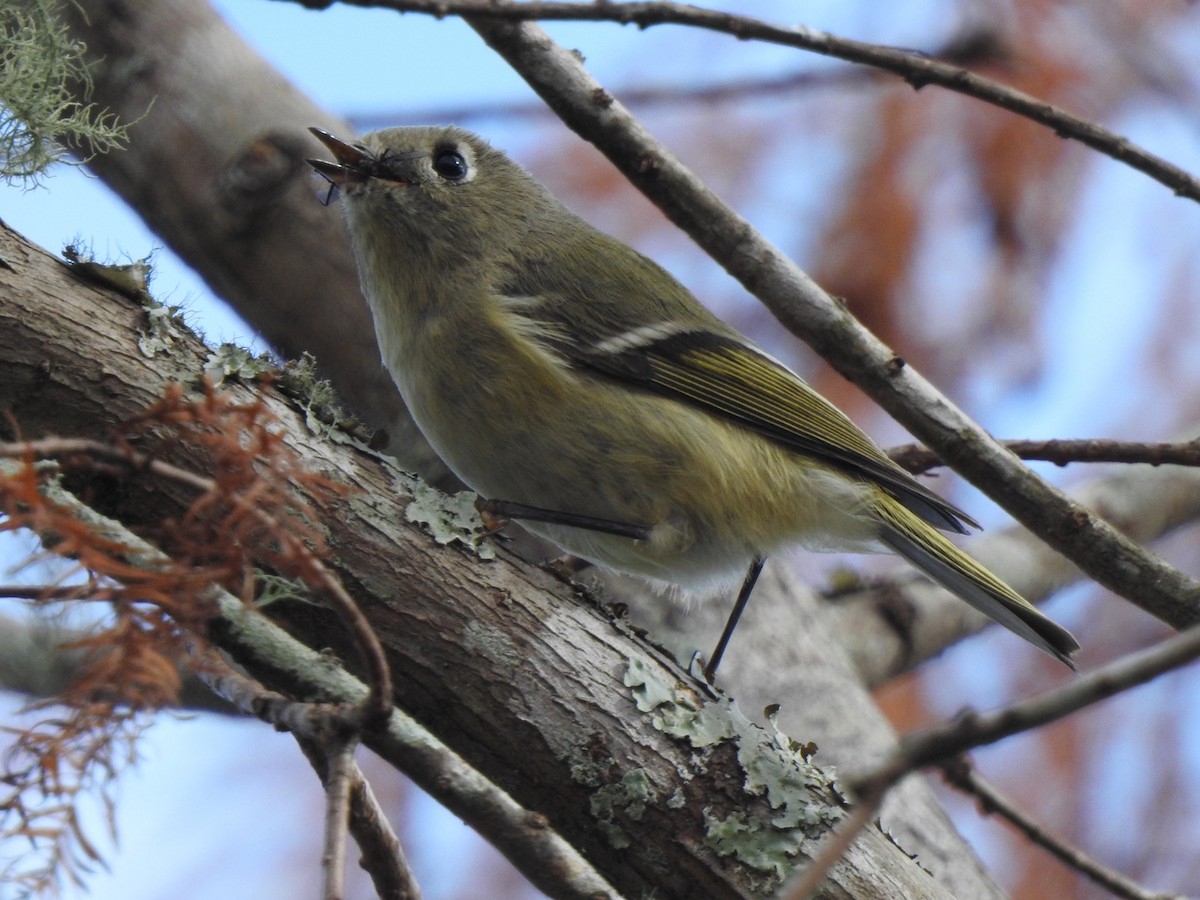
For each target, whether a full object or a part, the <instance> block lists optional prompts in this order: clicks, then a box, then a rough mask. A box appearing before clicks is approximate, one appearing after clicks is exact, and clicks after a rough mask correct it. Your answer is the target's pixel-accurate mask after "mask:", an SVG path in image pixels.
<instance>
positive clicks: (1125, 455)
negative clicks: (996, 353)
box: [888, 438, 1200, 474]
mask: <svg viewBox="0 0 1200 900" xmlns="http://www.w3.org/2000/svg"><path fill="white" fill-rule="evenodd" d="M1000 443H1002V444H1003V445H1004V446H1005V447H1007V448H1008V449H1009V450H1011V451H1012V452H1013V453H1015V454H1017V456H1019V457H1021V459H1037V460H1042V461H1044V462H1052V463H1054V464H1055V465H1058V466H1065V465H1067V464H1069V463H1073V462H1087V463H1145V464H1146V465H1151V466H1162V465H1175V466H1200V438H1193V439H1192V440H1189V441H1174V442H1171V441H1164V442H1161V443H1151V442H1145V441H1109V440H1101V439H1088V440H1050V441H1001V442H1000ZM888 456H890V457H891V458H892V459H894V460H895V461H896V462H897V463H899V464H900V465H902V466H903V467H904V468H906V469H908V471H910V472H912V473H914V474H919V473H921V472H928V471H929V470H930V469H934V468H937V467H938V466H940V465H942V461H941V459H939V458H938V456H937V454H936V453H934V452H933V451H932V450H929V449H928V448H926V447H922V446H921V445H919V444H903V445H901V446H899V447H893V448H891V449H890V450H888Z"/></svg>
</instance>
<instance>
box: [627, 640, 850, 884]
mask: <svg viewBox="0 0 1200 900" xmlns="http://www.w3.org/2000/svg"><path fill="white" fill-rule="evenodd" d="M624 681H625V685H626V686H627V687H629V688H631V690H632V693H633V699H634V702H635V703H636V704H637V708H638V709H639V710H641V711H642V712H645V713H651V720H650V721H651V724H652V726H653V727H654V728H656V729H657V730H659V731H661V732H663V733H664V734H668V735H671V736H672V737H675V738H679V739H682V740H687V741H688V743H689V745H690V746H691V747H692V748H693V749H695V750H698V751H706V750H709V749H710V748H713V747H715V746H716V745H718V744H722V743H725V742H732V743H733V745H734V747H735V749H736V752H737V760H738V763H739V765H740V766H741V767H742V771H743V772H744V773H745V781H744V783H743V787H744V789H745V791H746V793H747V794H749V795H751V796H758V797H764V798H765V799H766V801H767V803H768V805H769V806H770V807H771V809H772V810H774V811H775V815H774V816H772V817H771V818H769V819H761V818H754V819H751V818H750V817H748V816H747V815H746V813H744V812H742V811H740V810H739V811H736V812H734V813H733V814H732V815H728V816H724V817H722V816H720V815H718V814H717V813H716V812H715V811H714V809H713V808H712V807H707V808H706V809H705V811H704V823H705V829H706V842H707V843H708V845H709V846H710V847H712V848H713V849H714V850H715V851H716V852H717V853H719V854H721V855H732V856H735V857H736V858H737V859H738V860H739V861H740V862H742V863H744V864H745V865H747V866H750V867H752V868H754V869H757V870H759V871H762V872H767V873H770V874H772V875H774V876H775V877H777V878H783V877H784V876H785V875H786V874H787V873H788V872H789V871H790V870H791V869H792V868H793V867H794V865H795V859H794V858H795V855H796V854H797V852H798V851H799V850H800V848H801V847H802V846H803V844H804V843H805V841H807V840H809V839H810V838H812V837H816V836H818V835H819V834H820V833H821V832H823V831H825V830H827V829H828V828H829V827H831V826H832V825H833V824H834V823H835V822H836V821H837V820H838V819H839V818H841V815H842V811H841V809H840V808H839V806H837V805H836V804H837V803H839V802H840V794H839V793H838V791H837V787H836V785H835V782H834V774H833V771H832V769H822V768H820V767H818V766H816V765H814V764H813V763H811V762H810V761H809V759H808V756H810V755H811V754H810V753H809V752H808V749H807V748H806V747H803V746H801V745H800V744H798V743H796V742H795V741H793V740H791V739H790V738H789V737H788V736H787V735H785V734H783V732H781V731H780V730H779V729H778V728H777V727H776V725H775V721H774V717H773V716H772V717H770V718H769V723H770V726H771V732H768V731H766V730H764V729H763V728H761V727H760V726H758V725H755V724H754V723H753V722H751V721H750V720H749V719H747V718H746V717H745V716H744V715H743V714H742V712H741V711H740V710H739V709H738V708H737V706H736V705H735V704H734V703H733V701H732V700H730V699H729V698H728V697H721V698H719V699H716V700H706V699H704V698H703V697H702V696H701V695H700V694H699V693H698V692H697V691H696V690H694V689H692V688H689V687H687V686H685V685H683V684H682V683H680V682H678V681H677V680H674V679H672V678H670V677H669V676H667V675H666V673H665V672H664V671H663V670H662V669H658V668H651V667H650V666H647V665H646V664H645V663H643V662H641V661H640V660H636V659H630V661H629V667H628V669H627V670H626V673H625V677H624ZM772 732H773V733H772Z"/></svg>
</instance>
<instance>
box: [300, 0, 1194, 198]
mask: <svg viewBox="0 0 1200 900" xmlns="http://www.w3.org/2000/svg"><path fill="white" fill-rule="evenodd" d="M289 2H294V3H298V4H299V5H300V6H307V7H309V8H312V9H325V8H326V7H328V6H331V5H332V3H331V2H329V0H289ZM340 2H341V4H342V5H343V6H363V7H372V8H383V9H394V10H396V11H397V12H402V13H404V12H415V13H425V14H428V15H432V16H435V17H437V18H439V19H441V18H444V17H446V16H448V15H457V16H462V17H463V18H465V19H468V20H473V21H474V22H477V23H479V24H480V25H481V26H483V27H484V30H489V31H490V30H491V26H490V25H484V23H488V22H491V23H496V22H503V23H511V22H530V21H559V22H563V21H587V22H603V21H607V22H619V23H621V24H631V25H637V26H638V27H639V28H649V27H650V26H652V25H664V24H673V25H686V26H689V27H692V28H702V29H705V30H708V31H716V32H721V33H723V34H728V35H730V36H732V37H735V38H737V39H738V40H742V41H748V40H757V41H763V42H765V43H770V44H781V45H783V46H787V47H796V48H797V49H801V50H808V51H811V52H813V53H820V54H821V55H823V56H832V57H835V58H837V59H844V60H846V61H847V62H852V63H858V64H859V65H864V66H871V67H873V68H876V69H880V70H882V71H885V72H891V73H893V74H895V75H899V76H900V77H901V78H903V79H904V80H905V81H907V82H908V83H909V84H911V85H912V86H913V87H914V88H915V89H917V90H920V89H921V88H923V87H926V86H927V85H931V84H932V85H936V86H938V87H941V88H945V89H946V90H949V91H953V92H955V93H958V94H965V95H966V96H968V97H974V98H975V99H977V100H982V101H983V102H985V103H988V104H990V105H992V106H997V107H999V108H1001V109H1006V110H1008V111H1010V112H1013V113H1016V114H1017V115H1019V116H1022V117H1024V118H1026V119H1029V120H1030V121H1033V122H1037V123H1038V124H1040V125H1044V126H1046V127H1047V128H1050V129H1052V130H1053V131H1054V133H1055V134H1057V135H1058V136H1059V137H1063V138H1069V139H1072V140H1076V141H1079V142H1080V143H1081V144H1084V145H1085V146H1088V147H1091V148H1092V149H1093V150H1096V151H1098V152H1100V153H1103V154H1104V155H1105V156H1110V157H1112V158H1113V159H1115V160H1117V161H1118V162H1122V163H1124V164H1125V165H1127V166H1130V167H1131V168H1134V169H1136V170H1138V171H1139V172H1142V173H1143V174H1145V175H1148V176H1149V177H1151V178H1153V179H1154V180H1155V181H1157V182H1159V183H1160V184H1162V185H1164V186H1165V187H1168V188H1170V189H1171V191H1172V193H1174V194H1176V195H1177V196H1180V197H1187V198H1188V199H1190V200H1196V201H1200V179H1197V178H1196V177H1195V176H1193V175H1191V174H1190V173H1189V172H1187V171H1185V170H1184V169H1181V168H1179V167H1178V166H1175V165H1173V164H1171V163H1169V162H1167V161H1166V160H1164V159H1161V158H1160V157H1158V156H1155V155H1154V154H1152V153H1150V152H1148V151H1147V150H1145V149H1143V148H1141V147H1139V146H1138V145H1137V144H1134V143H1133V142H1131V141H1129V140H1127V139H1126V138H1123V137H1120V136H1119V135H1116V134H1114V133H1112V132H1111V131H1108V130H1107V129H1105V128H1102V127H1101V126H1099V125H1097V124H1095V123H1094V122H1089V121H1088V120H1087V119H1084V118H1081V117H1079V116H1076V115H1073V114H1072V113H1069V112H1067V111H1066V110H1064V109H1060V108H1059V107H1057V106H1054V105H1053V104H1050V103H1047V102H1045V101H1044V100H1040V99H1038V98H1037V97H1033V96H1031V95H1029V94H1026V93H1024V92H1023V91H1019V90H1017V89H1015V88H1011V87H1008V86H1006V85H1003V84H1000V83H999V82H997V81H993V80H992V79H990V78H985V77H983V76H982V75H976V74H975V73H973V72H969V71H967V70H966V69H963V68H961V67H959V66H955V65H951V64H950V63H947V62H942V61H940V60H938V59H935V58H933V57H931V56H929V55H927V54H924V53H919V52H916V51H913V50H905V49H901V48H899V47H885V46H881V45H879V44H869V43H865V42H863V41H854V40H850V39H849V38H842V37H837V36H836V35H832V34H829V33H828V32H824V31H820V30H818V29H816V28H809V27H808V26H797V27H795V28H788V27H784V26H779V25H772V24H770V23H769V22H765V21H763V20H761V19H755V18H752V17H750V16H742V15H736V14H734V13H727V12H721V11H719V10H712V9H703V8H701V7H698V6H688V5H686V4H682V3H670V2H665V0H655V2H635V3H619V2H609V0H604V2H596V3H556V2H550V0H545V2H540V0H521V2H511V0H340ZM477 30H479V29H477ZM492 33H495V32H492ZM510 62H511V60H510ZM551 105H553V104H551ZM601 149H603V148H601Z"/></svg>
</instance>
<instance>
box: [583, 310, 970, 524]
mask: <svg viewBox="0 0 1200 900" xmlns="http://www.w3.org/2000/svg"><path fill="white" fill-rule="evenodd" d="M579 359H580V361H582V362H584V363H585V364H586V365H588V366H589V367H591V368H595V369H598V370H600V371H602V372H604V373H606V374H608V375H610V376H615V377H618V378H621V379H623V380H625V381H630V382H634V383H636V384H639V385H641V386H643V387H645V388H647V389H648V390H652V391H654V392H656V393H659V394H664V395H667V396H671V397H675V398H677V399H680V400H683V401H685V402H688V403H691V404H693V405H695V406H698V407H700V408H702V409H706V410H708V411H710V412H712V413H713V414H714V415H718V416H721V417H722V418H725V419H728V420H730V421H733V422H736V423H738V424H739V425H742V426H743V427H745V428H749V429H750V430H752V431H755V432H758V433H759V434H762V435H763V436H765V437H768V438H770V439H772V440H775V441H778V442H779V443H780V444H783V445H784V446H786V447H789V448H791V449H793V450H795V451H797V452H798V453H805V454H808V455H809V456H812V457H814V458H816V459H819V460H821V461H822V462H825V463H827V464H829V465H832V466H835V467H837V468H840V469H843V470H845V471H847V472H849V473H851V474H853V475H857V476H859V477H861V478H864V479H866V480H869V481H873V482H875V483H876V484H878V485H879V486H880V487H882V488H883V489H884V490H885V491H887V492H888V493H889V494H891V495H892V496H894V497H895V498H896V499H897V500H898V501H900V502H901V503H902V504H903V505H904V506H905V507H907V508H908V509H910V510H911V511H912V512H914V513H915V514H916V515H918V516H919V517H920V518H922V519H924V520H925V521H927V522H929V523H930V524H932V525H935V526H937V527H938V528H943V529H947V530H951V531H957V532H960V533H964V534H965V533H966V532H967V528H966V527H965V526H966V525H972V526H975V527H978V526H977V525H976V523H975V522H974V520H972V519H971V518H970V516H968V515H967V514H966V513H964V512H962V511H961V510H959V509H958V508H956V507H955V506H953V505H952V504H950V503H948V502H946V501H945V500H943V499H942V498H941V497H939V496H937V495H936V494H934V493H933V492H932V491H930V490H929V489H927V488H926V487H925V486H924V485H922V484H921V483H920V482H918V481H917V480H916V479H914V478H913V477H912V476H911V475H909V474H908V473H907V472H905V471H904V470H903V469H902V468H900V467H899V466H898V465H896V464H895V463H894V462H892V461H891V460H890V459H889V458H888V457H887V456H886V455H885V454H884V453H883V451H882V450H880V449H879V448H878V447H877V446H876V445H875V443H874V442H873V441H872V440H871V439H870V438H869V437H867V435H866V434H865V433H864V432H863V431H862V430H861V429H859V428H858V426H856V425H855V424H854V423H853V422H851V421H850V420H849V419H848V418H846V416H845V415H844V414H843V413H842V412H841V411H840V410H839V409H838V408H837V407H835V406H834V405H833V404H832V403H830V402H829V401H828V400H826V399H825V398H824V397H822V396H821V395H820V394H818V393H817V392H816V391H814V390H813V389H812V388H810V387H809V386H808V385H807V384H805V383H804V381H803V380H801V379H800V377H799V376H797V375H796V374H795V373H793V372H791V371H790V370H789V369H787V368H786V367H784V366H783V365H781V364H780V363H778V362H776V361H775V360H773V359H771V357H769V356H767V355H766V354H765V353H762V352H761V351H759V350H757V349H756V348H754V347H752V346H750V345H748V344H746V343H743V342H742V341H740V340H738V338H736V337H735V336H732V335H727V334H721V333H714V332H711V331H699V332H698V331H686V332H679V333H675V334H670V335H667V336H664V337H658V338H650V339H647V340H639V341H637V342H635V343H631V345H630V346H628V347H626V348H623V349H618V350H614V349H612V348H605V349H604V350H603V351H597V352H593V353H587V354H583V355H582V356H581V357H580V358H579Z"/></svg>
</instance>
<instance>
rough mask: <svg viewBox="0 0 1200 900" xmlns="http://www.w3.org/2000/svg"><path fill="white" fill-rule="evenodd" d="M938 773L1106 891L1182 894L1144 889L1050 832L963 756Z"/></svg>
mask: <svg viewBox="0 0 1200 900" xmlns="http://www.w3.org/2000/svg"><path fill="white" fill-rule="evenodd" d="M942 774H943V775H944V776H945V778H946V781H947V782H949V783H950V784H951V785H953V786H954V787H956V788H958V789H959V790H960V791H962V792H964V793H966V794H970V795H971V796H973V797H975V798H976V799H978V800H979V806H980V808H981V810H982V811H983V812H984V813H985V814H990V813H995V814H996V815H999V816H1001V817H1002V818H1004V819H1007V820H1008V821H1009V822H1010V823H1011V824H1012V825H1013V826H1014V827H1016V828H1017V829H1019V830H1020V831H1021V832H1022V833H1024V834H1025V836H1026V837H1028V838H1029V839H1030V840H1031V841H1033V843H1035V844H1037V845H1038V846H1039V847H1042V848H1043V849H1045V850H1046V851H1048V852H1049V853H1050V854H1052V855H1053V856H1056V857H1057V858H1058V859H1060V860H1061V861H1062V862H1064V863H1066V864H1067V865H1068V866H1070V867H1071V868H1072V869H1075V870H1076V871H1077V872H1080V873H1081V874H1083V875H1084V876H1086V877H1087V878H1090V879H1091V880H1092V881H1094V882H1095V883H1096V884H1098V885H1100V886H1101V887H1102V888H1104V889H1105V890H1107V891H1109V892H1110V893H1112V894H1115V895H1116V896H1118V897H1124V898H1127V900H1183V895H1182V894H1170V893H1164V892H1161V891H1150V890H1147V889H1146V888H1144V887H1142V886H1141V885H1140V884H1137V883H1136V882H1134V881H1131V880H1130V879H1128V878H1126V877H1125V876H1124V875H1122V874H1121V873H1120V872H1117V871H1116V870H1115V869H1110V868H1109V867H1108V866H1106V865H1104V864H1103V863H1100V862H1098V861H1096V860H1095V859H1092V857H1090V856H1088V855H1087V854H1086V853H1084V852H1083V851H1082V850H1080V849H1079V848H1078V847H1076V846H1075V845H1073V844H1070V843H1068V842H1067V841H1065V840H1063V838H1061V837H1059V836H1058V835H1056V834H1053V833H1052V832H1051V831H1050V830H1049V829H1047V828H1046V827H1045V826H1044V825H1042V824H1041V823H1040V822H1037V821H1035V820H1034V819H1033V817H1031V816H1030V815H1029V814H1028V813H1026V812H1025V811H1024V810H1023V809H1021V808H1020V807H1019V806H1017V805H1016V803H1014V802H1013V801H1012V800H1011V799H1010V798H1009V797H1007V796H1005V795H1004V794H1002V793H1001V792H1000V791H999V790H997V789H996V787H995V786H994V785H993V784H991V783H990V782H989V781H988V780H987V779H986V778H984V777H983V776H982V775H980V774H979V771H978V770H977V769H976V768H975V766H973V765H972V764H971V761H970V760H969V759H967V758H966V757H959V758H958V759H955V760H951V761H950V762H948V763H946V764H945V765H943V766H942Z"/></svg>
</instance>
